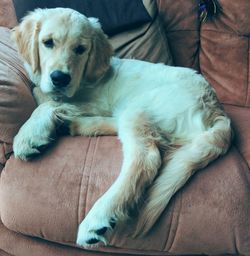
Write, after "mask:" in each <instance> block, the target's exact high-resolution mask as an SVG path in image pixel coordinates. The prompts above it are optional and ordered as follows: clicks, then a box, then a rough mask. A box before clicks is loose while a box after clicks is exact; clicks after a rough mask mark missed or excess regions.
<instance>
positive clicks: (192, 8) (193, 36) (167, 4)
mask: <svg viewBox="0 0 250 256" xmlns="http://www.w3.org/2000/svg"><path fill="white" fill-rule="evenodd" d="M157 3H158V9H159V16H160V19H161V21H162V22H163V27H164V31H165V33H166V35H167V38H168V42H169V47H170V51H171V53H172V57H173V62H174V64H175V65H176V66H184V67H191V68H194V69H196V70H199V47H200V31H199V30H200V22H199V18H198V1H193V0H178V1H166V0H157Z"/></svg>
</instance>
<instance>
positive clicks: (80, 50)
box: [74, 45, 86, 55]
mask: <svg viewBox="0 0 250 256" xmlns="http://www.w3.org/2000/svg"><path fill="white" fill-rule="evenodd" d="M85 50H86V48H85V47H84V46H83V45H78V46H77V47H76V48H75V49H74V52H75V53H76V54H79V55H81V54H83V53H84V52H85Z"/></svg>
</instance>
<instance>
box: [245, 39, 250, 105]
mask: <svg viewBox="0 0 250 256" xmlns="http://www.w3.org/2000/svg"><path fill="white" fill-rule="evenodd" d="M248 89H249V40H248V41H247V88H246V99H245V105H247V102H248Z"/></svg>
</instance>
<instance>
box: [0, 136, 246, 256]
mask: <svg viewBox="0 0 250 256" xmlns="http://www.w3.org/2000/svg"><path fill="white" fill-rule="evenodd" d="M72 152H74V153H73V154H72ZM121 162H122V152H121V145H120V142H119V141H118V139H117V138H116V137H96V138H87V137H63V138H61V139H60V140H59V141H58V142H57V143H56V144H55V145H54V146H52V147H51V148H50V149H49V150H48V151H46V152H45V154H44V155H42V156H39V157H37V158H35V159H34V160H32V161H30V162H23V161H20V160H18V159H15V158H14V157H11V158H10V159H9V160H8V161H7V163H6V166H5V169H4V170H3V171H2V174H1V183H0V210H1V212H0V213H1V219H2V221H3V223H4V225H5V226H6V227H7V228H9V229H11V230H13V231H16V232H18V233H22V234H26V235H30V236H35V237H39V238H43V239H46V240H49V241H54V242H58V243H61V244H67V245H71V246H76V245H75V240H76V233H77V228H78V225H79V223H80V222H81V220H82V219H83V218H84V216H85V215H86V214H87V212H88V211H89V210H90V208H91V206H92V205H93V204H94V202H95V201H96V199H97V198H98V197H99V196H100V195H101V194H102V193H104V192H105V191H106V190H107V189H108V187H109V186H110V185H111V184H112V182H113V181H114V180H115V178H116V177H117V176H118V174H119V170H120V167H121ZM249 174H250V173H249V168H248V166H247V163H246V161H245V160H244V158H243V157H242V156H241V154H240V153H239V151H238V150H237V149H236V148H235V147H232V148H231V150H230V151H229V153H228V154H227V155H226V156H224V157H221V158H220V159H218V160H216V161H215V162H214V163H212V164H210V165H209V166H208V167H207V168H206V169H204V170H202V171H199V172H198V173H197V174H196V175H194V177H192V178H191V180H190V182H188V183H187V184H186V185H185V186H184V188H183V189H181V190H180V191H179V192H178V193H177V194H176V195H175V196H174V198H173V199H172V200H171V203H170V204H169V206H168V207H167V208H166V210H165V211H164V213H163V214H162V216H161V218H160V219H159V221H158V222H157V223H156V225H155V226H154V227H153V229H152V230H151V232H150V233H149V234H148V235H147V236H146V237H144V238H142V239H132V238H131V237H129V234H130V233H131V231H132V230H133V228H134V227H135V223H136V217H135V218H132V219H130V220H129V221H128V222H127V223H125V224H123V225H120V226H118V227H117V228H116V229H115V233H114V235H113V236H112V237H111V244H110V246H109V247H101V248H99V249H98V250H100V251H109V252H120V250H123V251H124V250H125V252H127V253H134V254H137V253H138V254H140V253H143V255H152V254H153V255H166V254H167V253H171V254H203V253H204V254H210V255H213V254H224V253H232V254H234V253H237V252H239V253H241V254H243V255H247V254H248V253H249V248H250V247H249V241H250V240H249V225H250V219H249V211H250V204H249V194H250V191H249V188H250V186H249V181H250V176H249ZM95 250H97V249H95Z"/></svg>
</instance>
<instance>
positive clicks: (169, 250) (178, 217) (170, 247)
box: [167, 190, 183, 252]
mask: <svg viewBox="0 0 250 256" xmlns="http://www.w3.org/2000/svg"><path fill="white" fill-rule="evenodd" d="M180 193H181V194H180V207H179V210H178V215H177V220H176V225H175V226H176V229H175V233H174V236H173V238H172V243H171V244H170V246H169V247H168V250H167V252H171V250H172V246H173V244H174V242H175V238H176V234H177V232H178V227H179V220H180V215H181V214H180V212H181V208H182V193H183V192H182V190H181V191H180Z"/></svg>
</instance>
